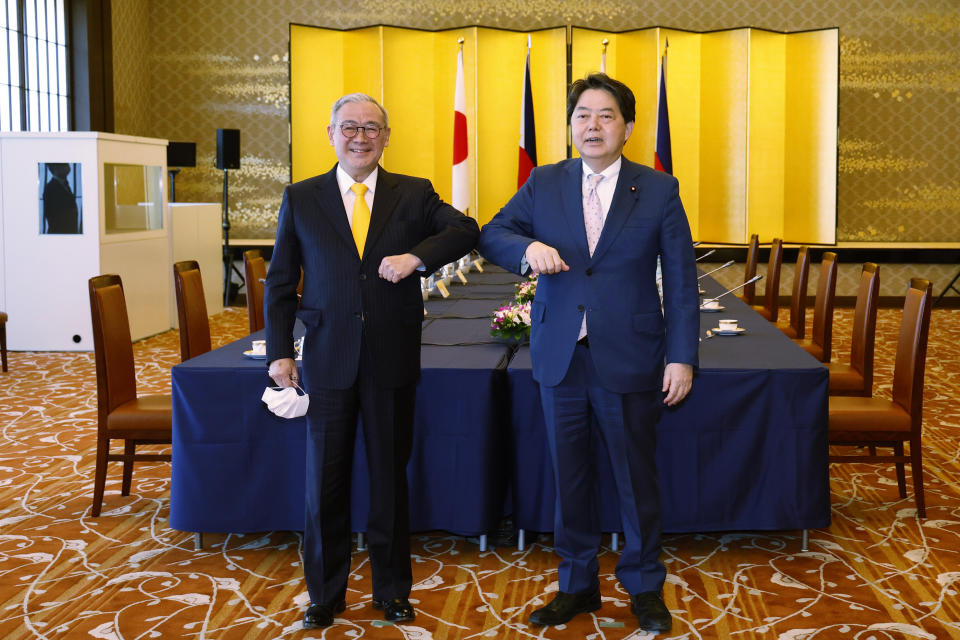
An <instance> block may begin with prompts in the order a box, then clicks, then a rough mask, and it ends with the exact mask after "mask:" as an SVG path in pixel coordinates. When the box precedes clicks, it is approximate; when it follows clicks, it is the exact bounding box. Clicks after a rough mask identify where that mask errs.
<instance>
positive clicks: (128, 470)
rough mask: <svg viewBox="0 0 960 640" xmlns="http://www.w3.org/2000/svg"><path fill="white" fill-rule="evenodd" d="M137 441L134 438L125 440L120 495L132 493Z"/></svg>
mask: <svg viewBox="0 0 960 640" xmlns="http://www.w3.org/2000/svg"><path fill="white" fill-rule="evenodd" d="M136 450H137V443H136V442H134V441H133V440H124V441H123V484H122V485H121V486H120V495H122V496H128V495H130V483H131V481H132V480H133V455H134V453H136Z"/></svg>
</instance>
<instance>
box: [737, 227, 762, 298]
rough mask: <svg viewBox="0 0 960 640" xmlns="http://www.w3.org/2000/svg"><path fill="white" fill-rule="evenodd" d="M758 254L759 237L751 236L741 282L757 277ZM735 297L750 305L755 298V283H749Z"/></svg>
mask: <svg viewBox="0 0 960 640" xmlns="http://www.w3.org/2000/svg"><path fill="white" fill-rule="evenodd" d="M758 253H760V236H758V235H757V234H753V235H751V236H750V244H749V245H747V264H746V267H745V269H744V272H743V281H744V282H747V281H749V280H750V278H752V277H753V276H755V275H757V254H758ZM737 297H738V298H740V299H741V300H743V301H744V302H746V303H747V304H749V305H752V304H753V303H754V302H755V301H756V298H757V283H756V282H751V283H750V284H748V285H747V286H745V287H744V288H743V292H742V293H739V294H737Z"/></svg>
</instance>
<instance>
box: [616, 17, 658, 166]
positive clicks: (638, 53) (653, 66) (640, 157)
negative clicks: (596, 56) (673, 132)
mask: <svg viewBox="0 0 960 640" xmlns="http://www.w3.org/2000/svg"><path fill="white" fill-rule="evenodd" d="M659 35H660V29H644V30H642V31H634V32H631V33H625V34H620V37H618V38H617V43H616V44H617V47H616V50H615V52H614V53H615V56H614V57H615V58H616V63H617V66H616V71H615V72H612V73H610V74H609V75H611V76H612V77H614V78H616V79H617V80H619V81H620V82H622V83H624V84H625V85H627V86H628V87H630V89H631V90H632V91H633V96H634V97H635V98H636V100H637V115H636V120H635V123H634V127H633V134H632V135H631V136H630V138H629V139H628V140H627V144H626V145H625V146H624V148H623V155H625V156H626V157H627V158H629V159H630V160H633V161H634V162H641V163H643V164H645V165H648V166H650V167H652V166H653V153H654V145H655V142H656V131H657V96H658V92H659V88H658V85H657V82H658V78H659V77H660V76H659V68H660V51H661V49H662V47H661V45H662V43H661V42H659ZM609 60H610V55H609V52H608V55H607V61H608V62H609Z"/></svg>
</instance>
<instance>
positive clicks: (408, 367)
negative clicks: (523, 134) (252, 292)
mask: <svg viewBox="0 0 960 640" xmlns="http://www.w3.org/2000/svg"><path fill="white" fill-rule="evenodd" d="M479 233H480V231H479V229H478V227H477V223H476V222H475V221H474V220H473V219H471V218H468V217H466V216H465V215H463V214H462V213H460V212H459V211H457V210H456V209H454V208H453V207H451V206H450V205H448V204H446V203H444V202H443V201H442V200H440V197H439V196H438V195H437V193H436V192H435V191H434V190H433V186H432V185H431V184H430V181H429V180H425V179H422V178H414V177H410V176H404V175H399V174H393V173H388V172H386V171H384V170H383V169H382V168H380V169H379V173H378V176H377V188H376V192H375V194H374V199H373V210H372V211H371V212H370V229H369V231H368V234H367V241H366V244H365V247H364V254H363V258H362V259H361V257H360V256H359V255H358V254H357V247H356V244H355V243H354V241H353V236H352V234H351V232H350V225H349V223H348V222H347V214H346V211H344V208H343V198H342V196H341V195H340V190H339V187H338V184H337V177H336V167H334V168H333V169H331V170H330V171H329V172H327V173H325V174H323V175H320V176H315V177H313V178H309V179H307V180H304V181H302V182H298V183H296V184H292V185H289V186H288V187H287V188H286V189H285V191H284V194H283V202H282V204H281V205H280V219H279V222H278V226H277V238H276V245H275V247H274V251H273V258H272V259H271V261H270V269H269V271H268V273H267V279H266V293H265V296H264V312H265V313H264V319H265V323H266V338H267V362H268V363H269V362H272V361H274V360H276V359H278V358H289V357H293V341H292V332H293V325H294V318H295V317H299V318H300V319H301V320H302V321H303V323H304V325H305V326H306V328H307V333H306V339H305V343H304V354H303V367H302V368H303V372H304V378H305V382H306V383H307V385H308V387H307V389H308V391H309V388H311V387H314V388H328V389H344V388H347V387H349V386H350V385H351V384H353V382H354V380H355V379H356V376H357V365H358V362H359V359H360V341H361V337H363V338H364V339H365V340H366V341H367V344H368V345H369V347H370V351H371V353H372V355H373V359H374V365H375V369H376V372H375V376H376V382H377V384H378V385H380V386H383V387H387V388H396V387H401V386H405V385H408V384H412V383H414V382H415V381H416V380H417V378H418V377H419V375H420V328H421V325H422V323H423V300H422V298H421V295H420V279H419V277H418V275H419V274H418V273H416V272H415V273H414V274H413V275H411V276H410V277H408V278H406V279H404V280H402V281H400V282H399V283H396V284H393V283H391V282H388V281H386V280H383V279H381V278H380V277H379V276H378V275H377V268H378V267H379V266H380V262H381V260H382V259H383V258H384V257H385V256H390V255H398V254H403V253H412V254H414V255H415V256H417V257H418V258H420V260H422V261H423V264H424V265H425V266H426V273H432V272H433V271H434V270H436V269H437V268H438V267H440V266H442V265H444V264H446V263H448V262H451V261H453V260H456V259H457V258H459V257H460V256H462V255H464V254H466V253H467V252H469V251H470V250H471V249H473V248H474V247H475V246H476V243H477V238H478V237H479ZM301 267H303V274H304V279H303V298H302V300H301V303H300V308H299V310H298V308H297V293H296V287H297V283H298V281H299V278H300V268H301Z"/></svg>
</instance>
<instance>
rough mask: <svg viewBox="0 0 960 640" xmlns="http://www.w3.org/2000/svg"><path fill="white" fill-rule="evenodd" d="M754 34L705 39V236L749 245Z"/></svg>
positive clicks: (702, 201)
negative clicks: (749, 71)
mask: <svg viewBox="0 0 960 640" xmlns="http://www.w3.org/2000/svg"><path fill="white" fill-rule="evenodd" d="M748 50H749V31H748V30H747V29H736V30H732V31H719V32H716V33H705V34H703V35H702V36H701V52H702V55H701V61H702V66H701V75H700V81H701V91H700V95H701V103H700V112H701V121H700V145H701V146H700V219H699V229H700V237H703V238H705V239H708V240H710V241H711V242H737V243H742V242H744V234H745V232H746V204H747V193H746V191H747V190H746V176H747V77H748V76H747V55H748Z"/></svg>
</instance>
